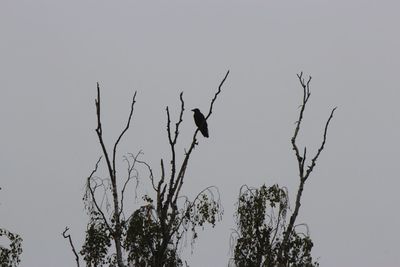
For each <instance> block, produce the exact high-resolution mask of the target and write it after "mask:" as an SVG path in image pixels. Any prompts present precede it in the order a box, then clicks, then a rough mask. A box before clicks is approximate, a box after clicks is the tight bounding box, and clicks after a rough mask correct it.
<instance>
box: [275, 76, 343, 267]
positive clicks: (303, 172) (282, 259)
mask: <svg viewBox="0 0 400 267" xmlns="http://www.w3.org/2000/svg"><path fill="white" fill-rule="evenodd" d="M297 78H298V80H299V82H300V85H301V87H302V88H303V99H302V104H301V108H300V112H299V118H298V120H297V121H296V127H295V130H294V134H293V137H292V139H291V143H292V149H293V150H294V152H295V156H296V159H297V164H298V169H299V178H300V184H299V187H298V190H297V194H296V202H295V208H294V211H293V213H292V215H291V216H290V220H289V224H288V226H287V228H286V230H285V232H284V236H283V241H282V247H281V249H280V251H279V266H287V264H288V263H287V261H288V253H289V250H290V247H289V242H290V236H291V234H292V231H294V227H295V222H296V219H297V216H298V213H299V210H300V206H301V196H302V193H303V190H304V184H305V182H306V180H307V179H308V177H309V176H310V174H311V172H312V171H313V169H314V167H315V165H316V161H317V159H318V158H319V156H320V154H321V152H322V150H323V149H324V147H325V143H326V138H327V132H328V127H329V124H330V122H331V119H332V118H333V114H334V112H335V110H336V107H335V108H333V109H332V111H331V113H330V116H329V118H328V120H327V121H326V123H325V128H324V133H323V139H322V142H321V145H320V147H319V149H318V151H317V153H316V154H315V155H314V157H313V158H312V159H311V165H309V166H307V167H306V168H305V166H306V159H307V148H306V147H304V149H303V153H302V155H301V154H300V149H299V146H298V144H297V136H298V133H299V131H300V127H301V123H302V121H303V116H304V110H305V108H306V105H307V102H308V100H309V98H310V96H311V91H310V82H311V76H309V78H308V80H307V82H306V80H305V79H304V78H303V72H301V73H300V74H297Z"/></svg>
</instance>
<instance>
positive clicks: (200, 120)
mask: <svg viewBox="0 0 400 267" xmlns="http://www.w3.org/2000/svg"><path fill="white" fill-rule="evenodd" d="M192 111H193V112H194V114H193V118H194V123H196V126H197V128H199V130H200V132H201V133H202V134H203V136H204V137H207V138H208V127H207V121H206V118H205V117H204V115H203V114H202V113H201V112H200V110H199V109H198V108H195V109H192Z"/></svg>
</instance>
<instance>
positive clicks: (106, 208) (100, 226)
mask: <svg viewBox="0 0 400 267" xmlns="http://www.w3.org/2000/svg"><path fill="white" fill-rule="evenodd" d="M228 74H229V71H228V72H227V73H226V75H225V76H224V78H223V80H222V81H221V83H220V84H219V86H218V89H217V92H216V93H215V95H214V97H213V98H212V100H211V103H210V109H209V112H208V114H207V116H206V119H208V118H209V117H210V116H211V114H212V111H213V106H214V103H215V102H216V100H217V97H218V95H219V94H220V93H221V88H222V85H223V84H224V82H225V80H226V78H227V77H228ZM135 99H136V92H135V94H134V96H133V99H132V102H131V109H130V113H129V116H128V120H127V123H126V125H125V127H124V128H123V130H122V131H121V133H120V135H119V136H118V138H117V140H116V141H115V142H114V145H113V149H112V151H109V150H107V148H106V145H105V141H104V138H103V128H102V123H101V112H100V111H101V101H100V100H101V99H100V87H99V84H97V99H96V101H95V103H96V115H97V128H96V133H97V137H98V140H99V143H100V146H101V148H102V152H103V153H102V154H103V155H102V157H100V158H99V159H98V161H97V163H96V165H95V168H94V169H93V171H92V172H91V174H90V175H89V177H88V178H87V180H86V188H87V190H86V193H85V196H84V201H85V206H86V208H87V210H88V213H89V216H90V221H89V223H88V227H87V231H86V240H85V243H84V245H83V246H82V249H81V251H80V252H79V253H80V254H81V255H83V257H84V261H85V262H86V265H87V266H102V265H103V264H105V263H109V264H110V266H115V265H117V266H118V267H125V266H127V265H129V266H180V265H182V264H183V263H182V260H181V259H180V257H179V255H178V245H179V244H180V241H181V238H182V236H183V235H184V234H186V233H187V232H188V231H191V232H192V233H193V240H194V239H195V238H196V237H197V232H196V229H197V227H198V226H203V224H204V223H210V224H211V225H215V222H216V220H218V219H219V218H220V216H221V215H222V207H221V205H220V201H219V193H218V189H217V188H215V187H213V186H210V187H207V188H206V189H204V190H202V191H201V192H200V193H199V194H198V195H197V196H196V197H195V198H194V199H193V200H189V198H188V197H186V196H184V195H183V194H182V192H181V190H182V185H183V183H184V180H185V174H186V169H187V167H188V164H189V159H190V156H191V154H192V153H193V151H194V148H195V146H196V145H198V141H197V134H198V132H199V129H196V130H195V131H194V134H193V138H192V141H191V143H190V145H189V147H188V149H187V150H186V151H185V153H184V155H183V161H182V163H180V164H179V163H178V153H177V151H176V145H177V142H178V136H179V130H180V125H181V124H182V123H183V114H184V110H185V103H184V100H183V93H181V94H180V97H179V99H180V113H179V119H178V121H177V122H176V123H175V127H174V129H173V126H172V122H171V116H170V110H169V108H168V107H167V108H166V114H167V136H168V142H169V146H170V151H171V159H170V171H169V172H167V171H166V168H165V166H164V161H163V160H162V159H161V164H160V165H161V175H160V177H158V178H157V177H155V175H154V174H153V170H152V168H151V166H150V165H149V164H147V163H146V162H145V161H142V160H141V159H140V156H141V154H142V153H141V152H139V153H138V154H136V155H133V154H129V155H128V156H125V157H124V160H125V162H126V163H127V173H128V174H127V178H126V179H125V180H124V181H123V180H122V178H121V176H118V175H117V169H116V158H117V148H118V145H119V143H120V141H121V139H122V138H123V136H124V135H125V133H126V132H127V131H128V129H129V128H130V124H131V120H132V117H133V112H134V104H135V102H136V100H135ZM102 158H104V160H105V165H106V169H107V173H108V176H109V177H106V178H100V177H98V176H96V173H97V171H98V168H99V165H100V162H101V160H102ZM138 165H141V166H144V167H145V168H146V169H147V170H148V172H149V180H150V183H151V187H152V189H153V190H154V197H152V196H150V195H143V196H142V199H143V201H144V204H143V205H142V206H140V207H139V208H138V209H136V210H135V211H134V212H133V213H132V214H131V215H130V216H125V213H126V211H125V206H124V202H125V199H126V198H125V197H126V194H127V191H126V189H127V186H128V184H129V183H130V182H131V181H133V180H136V181H137V177H138V170H137V166H138ZM119 185H120V186H121V189H119V187H118V186H119ZM109 191H111V192H110V195H111V197H109V195H108V192H109ZM109 199H111V201H108V200H109ZM67 230H68V228H66V230H65V231H64V232H63V236H64V238H68V239H69V242H70V246H71V248H72V251H73V253H74V254H75V258H76V264H77V266H78V267H79V256H78V254H77V252H76V250H75V248H74V246H73V243H72V240H71V237H70V235H66V231H67ZM111 246H112V247H113V248H114V249H115V253H110V251H109V248H110V247H111Z"/></svg>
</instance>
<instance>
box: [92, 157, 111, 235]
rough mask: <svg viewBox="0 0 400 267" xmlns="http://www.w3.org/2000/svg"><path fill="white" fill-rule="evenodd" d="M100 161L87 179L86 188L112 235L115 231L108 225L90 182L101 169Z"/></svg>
mask: <svg viewBox="0 0 400 267" xmlns="http://www.w3.org/2000/svg"><path fill="white" fill-rule="evenodd" d="M100 160H101V157H100V158H99V160H98V161H97V163H96V166H95V168H94V169H93V171H92V172H91V173H90V175H89V177H88V178H87V185H86V188H87V189H89V192H90V195H91V196H92V201H93V203H94V205H95V207H96V210H97V211H98V212H99V213H100V215H101V217H102V218H103V220H104V224H105V225H106V226H107V228H108V230H109V231H110V232H111V233H112V232H113V229H112V227H111V226H110V225H109V224H108V220H107V217H106V215H105V214H104V212H103V210H102V209H101V208H100V206H99V205H98V203H97V201H96V197H95V195H94V190H93V188H92V186H91V185H90V180H91V179H92V177H93V174H95V173H96V171H97V168H98V167H99V163H100Z"/></svg>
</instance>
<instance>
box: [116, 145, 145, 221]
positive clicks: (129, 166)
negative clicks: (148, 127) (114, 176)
mask: <svg viewBox="0 0 400 267" xmlns="http://www.w3.org/2000/svg"><path fill="white" fill-rule="evenodd" d="M141 154H142V151H139V152H138V153H137V154H136V155H135V156H134V155H133V154H130V156H131V157H132V158H133V163H132V165H131V164H130V161H129V159H128V158H127V157H124V160H125V161H126V163H127V164H128V177H127V178H126V181H125V183H124V185H123V187H122V190H121V208H120V214H121V213H122V212H123V210H124V196H125V190H126V186H127V185H128V183H129V181H130V180H132V178H133V176H132V172H133V170H134V169H135V164H136V162H139V161H138V160H137V158H138V157H139V155H141ZM135 177H136V178H137V174H136V176H135ZM137 186H138V182H137V183H136V187H137Z"/></svg>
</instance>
